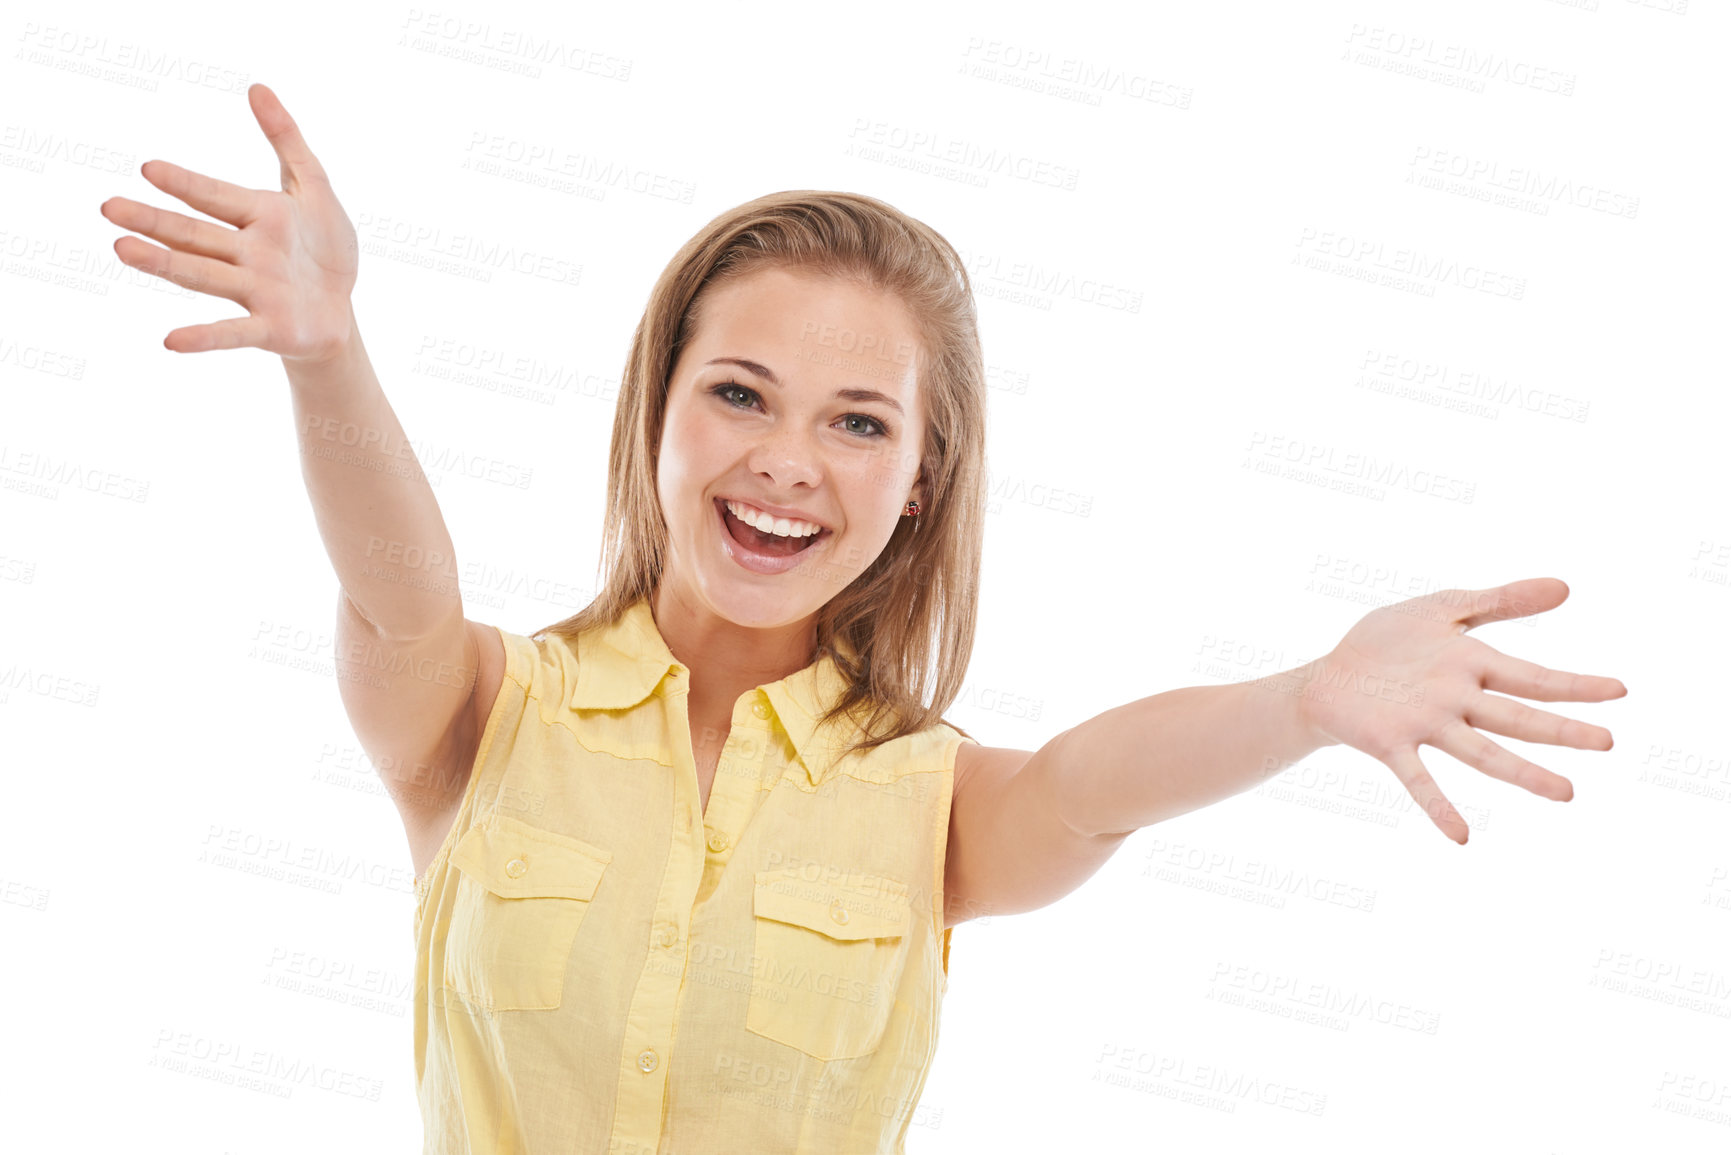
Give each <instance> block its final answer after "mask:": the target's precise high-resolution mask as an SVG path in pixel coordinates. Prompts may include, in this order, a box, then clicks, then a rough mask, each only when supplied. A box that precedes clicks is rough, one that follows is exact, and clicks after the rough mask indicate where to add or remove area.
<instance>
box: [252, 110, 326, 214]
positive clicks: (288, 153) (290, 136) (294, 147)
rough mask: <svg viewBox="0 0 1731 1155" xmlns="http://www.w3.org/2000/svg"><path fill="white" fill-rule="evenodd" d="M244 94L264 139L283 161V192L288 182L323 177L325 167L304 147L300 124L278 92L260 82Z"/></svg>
mask: <svg viewBox="0 0 1731 1155" xmlns="http://www.w3.org/2000/svg"><path fill="white" fill-rule="evenodd" d="M246 95H247V101H248V103H250V104H251V105H252V114H253V116H254V117H255V118H256V119H257V120H258V126H259V128H261V129H263V130H264V135H265V139H267V140H269V141H270V146H271V148H273V149H275V150H276V155H277V159H278V160H279V161H281V162H282V182H283V191H284V192H287V191H288V188H289V184H290V182H291V181H292V182H296V183H298V182H300V181H303V180H306V179H307V178H309V177H320V178H322V177H323V176H324V169H323V168H322V167H321V166H320V165H319V162H318V158H317V157H315V156H314V155H313V152H312V149H310V148H308V147H307V142H306V139H305V138H304V137H302V136H301V130H300V127H299V126H298V125H296V124H295V121H294V117H292V116H290V115H289V113H288V109H286V108H284V107H283V104H282V101H281V100H279V99H277V94H276V93H274V92H272V91H271V90H270V89H269V88H268V87H266V86H265V85H263V84H253V85H251V86H249V87H248V88H247V90H246Z"/></svg>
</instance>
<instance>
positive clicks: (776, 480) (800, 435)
mask: <svg viewBox="0 0 1731 1155" xmlns="http://www.w3.org/2000/svg"><path fill="white" fill-rule="evenodd" d="M821 454H822V450H821V449H820V448H819V447H818V445H817V444H816V440H815V438H814V437H813V436H811V434H810V433H809V432H808V431H807V430H805V429H803V428H801V427H800V426H799V425H798V424H797V423H795V422H790V421H778V422H776V423H775V425H774V426H773V427H772V428H771V429H770V430H769V431H768V432H766V433H765V434H764V435H763V436H762V437H761V438H760V439H759V440H758V442H757V444H755V445H753V446H752V448H751V453H750V454H749V456H748V458H747V461H746V464H747V465H748V466H749V467H750V468H751V471H752V472H753V473H757V474H760V475H762V476H764V477H767V478H768V479H769V480H770V481H771V482H772V483H773V484H774V485H775V486H776V488H777V489H784V488H791V487H793V486H795V485H816V484H817V483H818V482H819V480H821V479H822V477H823V469H822V462H821Z"/></svg>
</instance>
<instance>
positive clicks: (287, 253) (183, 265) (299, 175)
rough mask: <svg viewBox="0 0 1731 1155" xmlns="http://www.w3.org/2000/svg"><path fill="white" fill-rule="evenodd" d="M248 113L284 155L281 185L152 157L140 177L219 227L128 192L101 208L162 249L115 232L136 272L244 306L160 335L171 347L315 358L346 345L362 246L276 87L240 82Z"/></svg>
mask: <svg viewBox="0 0 1731 1155" xmlns="http://www.w3.org/2000/svg"><path fill="white" fill-rule="evenodd" d="M247 100H248V102H249V103H250V104H251V105H252V111H253V115H254V116H255V117H256V118H257V119H258V123H259V127H260V128H261V129H263V130H264V134H265V136H266V138H268V139H269V140H270V143H271V147H272V148H274V149H275V150H276V154H277V158H278V159H279V160H280V161H281V162H282V191H281V192H272V191H270V190H267V189H249V188H242V187H241V186H239V185H234V184H229V183H228V182H227V181H221V180H217V179H215V178H214V177H208V176H205V175H203V174H201V173H196V172H192V171H190V170H188V169H184V168H181V167H180V166H179V165H175V164H169V163H168V162H167V161H162V160H148V161H145V162H144V164H142V165H140V166H139V172H140V173H141V174H142V175H143V176H144V179H145V180H147V181H149V182H150V183H151V184H153V185H155V186H156V187H157V188H159V189H161V190H162V191H163V192H165V193H168V194H169V195H170V196H173V197H175V198H177V199H179V200H182V201H185V202H186V203H187V204H189V205H191V206H192V207H193V208H195V209H197V210H198V211H199V212H202V213H205V214H207V215H209V216H212V217H215V218H216V219H217V220H219V221H226V222H228V223H229V224H231V225H233V226H235V227H234V228H232V229H230V228H224V227H223V226H222V225H217V224H212V223H210V222H209V221H202V220H198V219H196V218H194V217H189V216H183V215H181V214H180V213H176V212H169V211H167V210H166V209H159V208H155V207H153V206H151V205H146V204H140V203H139V202H138V201H133V200H127V199H126V198H125V197H110V198H109V199H108V200H106V201H103V202H102V206H101V211H102V215H103V216H105V217H107V218H108V219H109V220H111V221H113V222H114V223H115V224H117V225H120V226H121V227H122V228H127V229H131V230H133V231H134V232H138V233H143V234H144V235H145V236H147V237H151V238H154V239H155V240H158V241H161V242H162V243H163V244H165V245H167V246H169V247H168V248H166V249H162V248H158V247H157V246H155V245H152V244H148V243H146V242H144V241H141V240H139V239H138V238H137V237H121V238H119V239H118V240H116V241H115V242H114V252H115V255H116V256H118V257H119V258H120V259H121V260H122V261H124V262H125V263H126V264H128V265H131V266H132V267H133V268H136V269H141V270H143V271H144V272H147V273H152V274H154V275H156V276H159V277H162V278H164V279H165V280H169V281H173V282H174V283H175V284H177V285H183V286H185V287H186V288H189V289H195V290H197V291H198V292H201V293H209V294H211V295H212V296H216V297H225V298H227V299H228V300H231V301H235V302H238V303H239V304H241V305H243V306H245V308H246V310H247V312H248V314H250V315H249V316H246V317H235V318H232V319H230V320H225V321H215V322H212V323H210V324H205V325H189V326H187V327H185V328H181V329H176V330H174V331H173V332H171V333H169V334H168V336H167V337H165V338H164V339H163V342H162V343H163V345H164V346H165V347H166V348H168V349H170V350H172V351H174V352H177V353H202V352H206V351H208V350H211V349H234V348H239V347H241V346H253V347H256V348H259V349H264V350H267V351H269V352H272V353H277V354H280V355H281V356H282V357H284V358H285V359H288V360H305V361H320V360H325V359H327V358H330V357H333V356H335V355H336V354H337V353H339V352H341V351H342V349H343V347H344V346H345V344H346V343H347V342H348V339H349V334H350V330H351V326H352V323H353V314H352V313H351V312H350V308H349V293H350V290H352V289H353V288H354V284H355V276H356V273H357V270H358V266H359V260H360V246H359V244H358V243H357V240H356V236H355V229H354V225H353V224H351V223H350V222H349V218H348V216H347V214H345V213H344V212H343V208H342V205H340V204H338V203H337V198H336V194H335V193H333V192H332V191H331V184H330V180H329V179H328V178H327V177H326V176H325V170H324V168H323V167H321V166H320V164H319V162H318V159H317V158H316V157H314V156H313V154H312V150H310V149H309V148H307V145H306V141H304V140H303V139H301V134H300V129H299V128H297V127H296V126H295V122H294V119H293V118H292V117H290V116H289V114H288V110H287V109H285V108H284V107H283V106H282V102H281V101H279V100H278V99H277V97H276V94H275V93H274V92H272V91H271V90H270V89H269V88H266V87H265V86H264V85H262V84H254V85H252V86H251V87H250V88H248V89H247Z"/></svg>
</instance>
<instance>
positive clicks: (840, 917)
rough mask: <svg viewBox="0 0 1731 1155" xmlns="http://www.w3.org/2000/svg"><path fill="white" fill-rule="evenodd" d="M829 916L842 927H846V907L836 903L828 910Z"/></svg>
mask: <svg viewBox="0 0 1731 1155" xmlns="http://www.w3.org/2000/svg"><path fill="white" fill-rule="evenodd" d="M829 916H830V917H831V918H833V919H835V920H836V921H837V922H839V923H841V924H842V925H843V926H846V925H847V907H845V906H843V905H842V904H841V903H839V902H838V903H836V904H835V905H833V906H831V907H830V908H829Z"/></svg>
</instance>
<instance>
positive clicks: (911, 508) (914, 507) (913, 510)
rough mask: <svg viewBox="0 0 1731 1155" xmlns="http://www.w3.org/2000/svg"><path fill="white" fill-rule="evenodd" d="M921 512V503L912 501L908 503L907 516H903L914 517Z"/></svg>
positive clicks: (905, 515)
mask: <svg viewBox="0 0 1731 1155" xmlns="http://www.w3.org/2000/svg"><path fill="white" fill-rule="evenodd" d="M919 511H920V503H919V502H917V501H910V502H908V508H907V512H906V513H905V514H903V515H902V516H904V517H912V516H914V515H915V514H917V513H919Z"/></svg>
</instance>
